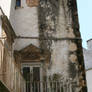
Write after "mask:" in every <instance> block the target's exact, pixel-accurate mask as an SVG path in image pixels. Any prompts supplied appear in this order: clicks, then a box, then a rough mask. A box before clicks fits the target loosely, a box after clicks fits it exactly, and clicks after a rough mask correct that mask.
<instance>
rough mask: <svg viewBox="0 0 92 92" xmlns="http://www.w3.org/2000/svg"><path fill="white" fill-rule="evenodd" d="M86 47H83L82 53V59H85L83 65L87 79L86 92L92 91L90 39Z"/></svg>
mask: <svg viewBox="0 0 92 92" xmlns="http://www.w3.org/2000/svg"><path fill="white" fill-rule="evenodd" d="M87 44H88V49H85V48H84V49H83V53H84V61H85V67H86V79H87V86H88V92H91V91H92V49H91V47H92V40H89V41H88V42H87Z"/></svg>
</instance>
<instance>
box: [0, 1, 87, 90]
mask: <svg viewBox="0 0 92 92" xmlns="http://www.w3.org/2000/svg"><path fill="white" fill-rule="evenodd" d="M0 6H1V12H0V30H1V43H2V45H1V47H2V48H3V49H2V50H1V57H2V59H1V61H0V62H1V67H0V68H1V70H2V71H1V79H0V80H1V84H2V85H4V84H5V85H4V88H5V87H6V88H7V89H8V91H9V92H52V91H53V92H87V87H86V79H85V67H84V62H83V52H82V46H81V42H82V41H81V35H80V32H79V23H78V14H77V5H76V0H0ZM6 49H7V50H6ZM7 52H8V54H9V55H10V56H8V55H7V54H6V53H7ZM6 62H7V63H6ZM8 62H9V64H8ZM2 66H3V67H2ZM5 66H6V67H7V68H5ZM9 67H10V69H9V70H8V68H9ZM8 72H10V73H8ZM3 73H5V75H4V74H3ZM4 77H5V79H4ZM23 77H24V78H23ZM7 78H8V79H7ZM7 80H8V81H9V80H10V82H9V83H8V82H7ZM1 88H2V87H1ZM2 91H3V92H6V91H4V89H2Z"/></svg>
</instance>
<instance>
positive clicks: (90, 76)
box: [86, 69, 92, 92]
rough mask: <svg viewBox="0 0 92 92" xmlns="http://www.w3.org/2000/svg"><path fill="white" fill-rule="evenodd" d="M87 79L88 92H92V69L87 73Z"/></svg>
mask: <svg viewBox="0 0 92 92" xmlns="http://www.w3.org/2000/svg"><path fill="white" fill-rule="evenodd" d="M86 79H87V86H88V92H91V91H92V69H91V70H88V71H86Z"/></svg>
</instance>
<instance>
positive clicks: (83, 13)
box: [77, 0, 92, 48]
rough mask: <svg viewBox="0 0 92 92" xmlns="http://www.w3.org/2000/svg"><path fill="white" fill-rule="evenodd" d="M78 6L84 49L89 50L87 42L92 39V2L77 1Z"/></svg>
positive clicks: (91, 0)
mask: <svg viewBox="0 0 92 92" xmlns="http://www.w3.org/2000/svg"><path fill="white" fill-rule="evenodd" d="M77 6H78V15H79V23H80V32H81V36H82V40H83V47H84V48H87V43H86V41H87V40H89V39H91V38H92V0H77Z"/></svg>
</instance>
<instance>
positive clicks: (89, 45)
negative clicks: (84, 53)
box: [87, 39, 92, 50]
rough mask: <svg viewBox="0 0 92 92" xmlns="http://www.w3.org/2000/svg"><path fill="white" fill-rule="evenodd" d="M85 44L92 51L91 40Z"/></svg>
mask: <svg viewBox="0 0 92 92" xmlns="http://www.w3.org/2000/svg"><path fill="white" fill-rule="evenodd" d="M87 44H88V49H89V50H92V39H90V40H88V42H87Z"/></svg>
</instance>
